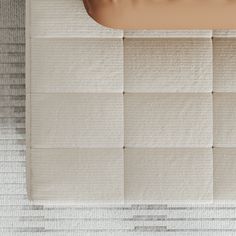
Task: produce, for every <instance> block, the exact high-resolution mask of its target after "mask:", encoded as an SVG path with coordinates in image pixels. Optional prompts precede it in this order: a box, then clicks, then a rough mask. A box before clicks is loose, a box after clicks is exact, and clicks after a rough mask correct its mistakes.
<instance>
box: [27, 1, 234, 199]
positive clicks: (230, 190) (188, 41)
mask: <svg viewBox="0 0 236 236" xmlns="http://www.w3.org/2000/svg"><path fill="white" fill-rule="evenodd" d="M212 36H213V32H212V31H210V30H201V31H196V30H193V31H121V30H111V29H107V28H104V27H102V26H100V25H98V24H97V23H95V22H94V21H93V20H92V19H91V18H89V16H87V14H86V12H85V10H84V7H83V3H82V1H81V0H40V1H38V0H28V2H27V70H26V71H27V85H26V87H27V89H26V90H27V162H28V166H27V187H28V194H29V197H30V198H31V199H33V200H47V201H51V200H53V201H54V200H57V201H62V202H76V203H111V202H112V203H133V202H134V203H136V202H141V203H145V202H148V203H152V202H159V201H184V202H185V201H188V202H189V201H198V202H205V201H207V202H211V201H213V200H214V199H217V200H219V199H220V200H225V199H231V200H233V199H234V197H235V196H236V185H235V184H234V182H235V181H234V180H235V178H234V176H235V174H234V173H235V171H234V170H235V169H236V161H235V155H234V154H236V148H235V147H236V128H235V127H236V126H235V124H234V123H235V118H236V95H235V94H234V92H235V91H236V82H235V81H236V80H235V73H236V72H235V71H236V70H235V69H234V66H235V61H236V56H235V55H236V53H234V52H235V51H236V45H235V42H234V41H232V39H228V38H226V37H227V32H226V31H216V32H214V36H215V37H214V39H212ZM213 91H214V93H213ZM213 147H214V148H213ZM234 148H235V149H234ZM213 173H214V174H213ZM235 177H236V176H235Z"/></svg>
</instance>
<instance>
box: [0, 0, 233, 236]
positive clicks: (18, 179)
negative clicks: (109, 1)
mask: <svg viewBox="0 0 236 236" xmlns="http://www.w3.org/2000/svg"><path fill="white" fill-rule="evenodd" d="M24 5H25V4H24V1H23V0H1V1H0V28H1V29H0V50H1V51H0V96H1V99H0V187H1V194H0V235H4V236H5V235H6V236H12V235H13V236H18V235H19V236H22V235H23V236H32V235H33V236H34V235H35V236H39V235H40V236H41V235H47V236H52V235H53V236H54V235H56V236H64V235H68V236H77V235H86V236H93V235H96V236H104V235H107V236H108V235H109V236H110V235H112V236H113V235H119V236H124V235H125V236H126V235H127V236H130V235H142V236H143V235H148V236H149V235H158V236H159V235H160V236H162V235H177V236H183V235H188V236H189V235H191V236H195V235H204V236H212V235H216V236H222V235H223V236H226V235H227V236H229V235H234V234H235V232H236V223H235V217H236V205H235V204H233V203H227V204H224V203H217V204H214V205H213V204H210V205H209V204H207V205H206V204H204V205H202V204H201V205H199V204H198V205H197V204H191V205H190V204H184V205H183V204H182V205H181V204H173V203H172V204H171V203H170V204H161V205H154V204H152V205H127V204H126V205H116V206H112V205H106V206H102V207H101V206H97V205H96V206H83V207H78V206H64V205H56V204H55V203H54V204H51V205H47V206H45V205H43V204H42V203H40V202H37V203H36V202H34V203H33V202H30V201H28V200H27V196H26V186H25V118H24V117H25V114H24V109H25V89H24V87H25V85H24V84H25V78H24V51H25V45H24ZM157 33H158V32H157ZM162 33H163V32H162ZM164 33H165V32H164ZM170 33H171V34H172V32H170ZM173 34H174V35H178V34H179V32H177V33H176V32H173ZM165 35H167V34H165ZM186 35H187V36H188V32H187V33H186ZM167 36H168V35H167ZM210 36H211V33H210V34H209V37H210ZM214 36H215V37H216V36H221V37H222V36H223V37H226V36H227V37H229V38H230V37H234V36H235V33H234V31H227V32H226V31H224V32H221V31H220V32H217V35H216V33H215V32H214ZM194 37H198V33H196V34H195V35H194ZM231 40H232V41H234V40H235V39H234V38H232V39H231ZM6 64H7V65H6ZM16 68H18V69H17V73H16ZM232 69H233V68H232ZM226 149H227V148H226ZM230 152H231V154H230ZM224 153H225V155H226V154H227V153H226V152H225V151H224ZM229 154H230V155H231V156H232V160H233V159H234V156H235V155H234V150H233V149H231V150H229ZM227 155H228V154H227ZM216 158H217V157H216ZM219 158H220V160H222V162H221V163H222V164H224V163H225V164H227V163H229V162H225V161H224V159H223V158H222V155H221V154H220V153H219ZM220 160H219V161H220ZM225 160H227V161H228V160H230V159H225ZM215 163H217V162H215ZM221 163H220V162H219V168H220V169H221V168H222V164H221ZM229 164H230V166H231V167H232V166H233V165H231V162H230V163H229ZM232 164H233V162H232ZM215 169H216V168H215ZM216 170H217V169H216ZM223 170H224V169H223ZM220 171H221V170H220ZM221 173H222V171H221ZM228 174H229V175H228ZM224 175H225V176H227V175H228V177H227V178H226V179H225V180H226V181H227V183H228V185H227V186H229V188H230V189H231V187H230V184H233V183H234V182H235V181H233V182H232V181H231V180H232V179H231V174H230V173H229V172H228V171H226V172H225V173H224ZM232 177H233V176H232ZM219 179H220V180H222V179H223V178H222V177H220V175H219ZM215 183H217V181H216V182H215ZM223 184H224V183H223ZM215 189H216V188H215ZM224 198H226V197H225V196H224Z"/></svg>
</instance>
